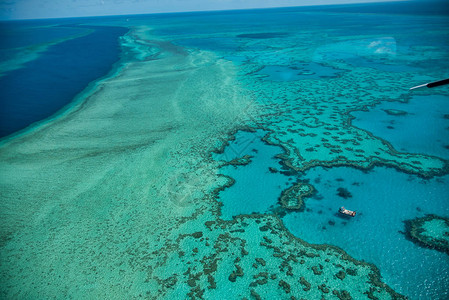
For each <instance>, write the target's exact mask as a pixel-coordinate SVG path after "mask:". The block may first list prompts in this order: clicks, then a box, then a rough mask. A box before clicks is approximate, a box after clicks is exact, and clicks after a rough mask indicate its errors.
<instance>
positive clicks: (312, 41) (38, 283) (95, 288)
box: [0, 10, 448, 299]
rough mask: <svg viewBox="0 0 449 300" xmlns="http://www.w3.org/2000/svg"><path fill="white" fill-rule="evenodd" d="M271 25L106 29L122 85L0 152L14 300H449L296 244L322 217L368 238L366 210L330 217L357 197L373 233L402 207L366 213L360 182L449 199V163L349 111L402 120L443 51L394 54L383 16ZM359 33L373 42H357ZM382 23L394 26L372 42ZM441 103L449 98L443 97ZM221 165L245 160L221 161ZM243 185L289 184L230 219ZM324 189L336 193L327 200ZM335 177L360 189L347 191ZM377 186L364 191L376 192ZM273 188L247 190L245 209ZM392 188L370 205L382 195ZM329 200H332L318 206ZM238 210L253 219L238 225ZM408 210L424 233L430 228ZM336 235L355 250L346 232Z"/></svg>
mask: <svg viewBox="0 0 449 300" xmlns="http://www.w3.org/2000/svg"><path fill="white" fill-rule="evenodd" d="M275 12H276V13H275ZM275 12H273V11H265V10H263V11H260V12H258V13H254V12H253V11H249V12H244V13H242V12H237V13H236V14H234V13H229V12H224V13H217V14H210V15H209V14H198V15H196V14H185V15H174V16H165V15H164V16H160V18H159V17H154V16H142V17H135V18H129V19H128V18H127V17H126V18H118V19H108V20H102V21H101V22H99V23H102V25H105V26H108V25H113V26H127V27H129V28H130V32H129V33H128V34H126V35H125V36H123V37H122V38H121V40H120V42H121V47H122V60H121V62H120V63H119V64H118V65H117V69H116V70H115V73H111V74H110V77H108V78H104V79H102V80H99V81H97V82H96V83H95V84H91V85H90V86H89V88H88V89H87V90H85V91H83V93H82V94H80V95H79V96H78V97H77V99H75V101H74V102H73V103H72V105H71V106H70V107H67V108H66V109H65V110H64V111H63V112H61V113H60V114H59V115H58V116H54V117H53V118H51V119H49V120H46V121H45V122H42V123H41V124H39V125H38V126H35V127H33V128H31V129H29V130H28V131H26V132H23V133H21V134H19V135H17V136H15V137H13V138H9V139H6V140H3V141H1V144H0V170H1V177H2V180H1V182H0V197H1V205H2V210H1V211H0V218H1V219H2V220H3V221H2V223H1V225H0V235H1V239H0V257H1V264H0V280H1V281H2V283H3V284H2V285H1V287H0V295H1V297H2V298H51V297H56V298H101V299H103V298H107V299H129V298H132V299H134V298H149V299H153V298H160V299H189V298H191V299H201V298H204V299H228V298H229V299H235V298H238V299H322V298H324V299H405V298H406V296H407V297H408V296H410V297H416V298H419V297H424V298H425V297H428V295H432V296H434V295H436V296H435V298H438V297H439V298H444V297H445V296H446V295H447V293H448V290H447V285H444V282H446V281H447V278H448V277H447V274H445V273H444V274H439V275H440V277H438V279H435V280H436V281H438V280H439V281H438V282H437V283H436V284H435V285H434V286H439V287H440V289H439V290H435V289H434V290H432V291H431V292H430V293H428V294H426V293H427V292H428V291H427V290H425V289H423V290H422V293H423V294H419V292H421V291H418V293H416V291H415V290H413V289H410V288H408V287H407V286H404V283H403V282H402V281H401V282H399V283H398V282H397V281H394V280H391V278H392V277H394V276H395V275H397V273H388V274H386V275H387V276H385V275H384V273H383V272H385V270H384V269H382V268H381V269H379V268H378V266H376V265H374V264H372V263H370V261H368V262H365V261H363V259H365V256H364V253H363V251H362V252H361V254H360V255H359V256H358V257H356V258H357V259H355V258H353V257H351V256H350V255H348V254H347V253H346V252H345V250H344V248H343V249H341V248H338V247H336V246H333V245H327V242H326V241H325V243H324V244H321V245H313V244H310V243H308V242H310V241H308V240H307V239H306V240H303V239H301V238H302V237H301V236H300V234H298V236H295V229H298V228H302V227H300V226H301V224H299V223H294V222H295V220H294V218H293V217H294V216H297V215H300V216H303V217H305V218H307V217H310V216H312V217H314V218H315V217H316V215H317V216H318V218H325V220H324V221H323V219H320V221H319V222H317V224H318V225H319V227H318V229H317V230H318V232H319V233H325V234H327V233H329V232H331V231H332V230H328V231H324V230H322V226H321V224H322V223H323V222H326V221H332V222H333V223H332V222H331V223H329V222H328V223H327V224H328V226H333V228H334V229H335V228H337V227H338V228H340V227H339V226H340V225H341V226H346V228H350V227H351V226H352V227H355V226H357V225H358V224H360V223H361V222H363V218H364V213H363V211H362V212H361V213H359V212H358V214H357V217H359V216H360V218H359V219H355V220H357V221H356V222H353V223H349V222H350V221H349V220H345V221H341V220H338V219H336V218H337V217H336V216H335V215H334V214H335V210H332V208H333V207H334V206H335V205H337V204H336V203H330V202H332V201H333V200H335V198H337V199H338V201H343V200H344V201H347V202H350V201H352V199H353V198H357V201H358V202H357V201H354V202H352V203H358V204H360V207H361V208H362V209H363V207H366V210H367V212H366V214H365V216H367V218H366V219H365V220H369V218H368V217H371V216H373V215H372V214H369V213H368V209H372V208H376V206H377V205H379V204H380V203H387V204H388V201H390V198H388V197H383V198H382V201H384V202H382V201H376V199H375V196H372V194H371V196H372V198H368V200H370V201H367V200H366V198H364V197H359V196H360V195H364V193H365V192H366V191H367V190H366V189H364V188H365V187H364V186H363V183H364V182H362V180H358V179H357V182H359V183H360V182H362V183H360V188H355V185H354V187H353V188H352V185H350V184H352V182H355V181H356V179H354V180H353V179H352V178H358V177H361V176H363V174H365V173H367V174H368V171H370V170H371V172H370V173H371V175H375V176H381V177H385V176H382V174H394V172H396V171H398V172H401V173H409V174H411V175H410V177H411V176H413V180H423V181H424V180H428V181H429V182H427V183H423V184H421V183H420V184H416V185H417V186H419V188H420V189H423V190H424V184H429V185H428V186H430V185H432V186H433V185H435V186H436V187H437V189H435V190H438V191H440V190H443V191H447V189H439V188H440V186H439V185H438V184H440V182H437V181H438V179H439V177H440V176H442V175H445V174H447V173H448V162H447V160H445V159H444V158H441V157H438V156H434V155H432V154H429V153H408V152H406V151H401V150H398V149H395V147H394V146H393V145H392V144H391V143H390V142H389V141H388V140H386V139H383V138H382V137H379V136H376V135H374V134H373V133H371V132H369V130H368V129H366V128H358V127H356V126H354V124H352V121H353V118H354V117H353V115H352V112H354V111H359V110H369V109H371V108H373V107H375V106H376V105H378V104H380V103H385V102H401V103H407V102H408V101H409V100H410V99H411V96H410V94H409V93H408V91H406V90H404V88H403V87H404V86H406V87H409V86H413V85H414V83H415V81H417V80H427V79H429V78H431V77H432V76H440V75H441V74H443V71H442V70H444V67H445V65H444V63H442V64H441V65H438V66H437V67H436V68H435V70H432V71H429V73H427V75H422V74H421V75H416V74H415V73H414V72H415V71H416V68H420V67H422V66H423V65H425V63H424V62H425V61H426V60H428V59H439V58H441V57H445V56H444V55H446V54H447V53H445V52H444V51H443V50H444V49H445V48H444V47H443V48H442V49H443V50H441V49H440V48H441V47H438V46H432V45H426V46H419V45H413V44H411V45H407V46H406V48H407V49H406V50H402V49H401V47H402V44H401V45H398V46H397V47H396V44H395V40H394V39H393V38H390V37H385V36H384V35H381V34H383V32H384V31H383V30H381V29H382V26H387V25H385V24H389V23H391V22H389V21H391V19H390V17H388V16H384V15H382V16H381V17H379V16H378V15H375V16H371V15H358V14H354V15H353V17H354V18H348V17H347V16H346V15H343V16H337V15H336V14H332V13H331V14H321V13H301V12H296V11H294V10H287V11H275ZM298 17H300V18H298ZM318 18H323V20H326V22H325V23H322V22H317V20H318ZM402 18H404V19H402ZM408 18H409V17H398V19H396V18H395V19H394V20H400V22H397V23H396V22H394V23H393V25H394V26H399V27H400V30H399V29H398V28H397V27H393V28H394V29H395V31H396V32H398V34H399V37H400V38H399V40H401V38H403V39H404V40H406V41H407V43H408V42H409V39H408V37H409V35H410V34H413V32H412V33H410V31H409V29H410V28H409V27H407V26H404V24H405V23H407V22H409V19H408ZM410 18H411V17H410ZM362 19H363V20H362ZM419 20H420V22H424V23H426V22H428V23H429V24H431V26H434V24H439V23H438V22H441V20H440V21H438V20H439V19H436V18H435V19H433V18H428V19H426V18H425V17H423V18H422V19H419ZM423 20H424V21H423ZM262 21H263V22H262ZM362 21H363V22H365V21H366V22H367V23H366V24H368V25H369V26H368V25H367V26H362V27H359V26H354V25H358V22H362ZM374 21H375V22H376V24H382V25H379V26H378V27H372V26H370V25H372V24H373V22H374ZM437 21H438V22H437ZM92 22H93V21H92ZM260 22H262V23H260ZM298 22H299V23H298ZM256 23H257V24H259V23H260V24H262V25H260V26H254V24H256ZM323 24H327V25H329V24H332V25H331V26H323ZM363 24H365V23H363ZM366 24H365V25H366ZM398 24H399V25H398ZM407 24H408V23H407ZM410 24H414V22H410ZM413 26H415V25H413ZM413 26H412V28H411V29H413V30H418V29H416V28H419V30H421V28H420V27H419V26H416V28H415V27H413ZM268 28H269V30H268ZM348 28H351V29H350V30H351V31H347V30H346V29H348ZM360 28H362V29H363V30H362V29H360ZM365 28H370V30H368V31H367V32H366V30H365ZM414 28H415V29H414ZM426 28H427V27H426ZM404 29H405V30H404ZM427 29H428V28H427ZM446 31H447V27H444V29H442V30H441V32H439V33H435V34H436V35H438V36H439V35H441V34H443V33H445V32H446ZM401 51H402V52H401ZM396 53H397V54H398V55H397V57H396ZM404 53H405V54H404ZM401 66H407V67H406V68H401ZM426 70H427V69H426ZM417 93H420V94H419V95H421V96H430V94H429V93H428V92H427V91H418V92H417ZM436 93H437V94H439V95H441V96H444V97H446V96H447V90H446V91H445V90H442V91H440V92H436ZM390 112H391V111H390ZM242 132H247V133H248V132H249V133H255V136H256V139H254V141H255V142H254V144H253V145H250V146H248V145H246V144H241V145H240V144H239V142H240V138H239V137H240V136H241V133H242ZM247 141H248V140H247V139H246V140H245V138H244V139H243V142H244V143H245V142H247ZM256 144H257V145H256ZM230 145H231V146H232V147H228V146H230ZM255 145H256V146H255ZM240 146H241V147H243V148H245V149H246V150H245V151H247V152H245V151H240V150H239V148H238V147H240ZM233 147H234V148H233ZM236 147H237V148H236ZM253 147H254V148H253ZM268 148H269V149H271V150H267V149H268ZM226 149H231V150H232V149H234V150H237V151H234V152H235V153H234V154H232V155H231V156H229V157H226V159H222V158H223V157H222V156H226V151H227V150H226ZM253 149H255V150H256V151H252V150H253ZM273 149H275V150H273ZM257 151H258V152H257ZM279 153H281V154H279ZM220 155H222V156H220ZM261 161H262V162H261ZM279 161H280V162H281V164H279ZM265 162H268V163H267V164H265ZM377 166H380V167H379V168H377ZM233 168H234V169H239V170H244V169H245V168H254V171H255V172H257V174H254V176H253V177H250V178H252V179H253V181H254V179H259V178H264V177H267V176H265V175H264V174H265V173H266V174H270V176H271V177H269V178H273V179H274V178H276V180H273V181H276V182H275V183H276V186H275V187H274V188H273V189H271V190H270V193H266V195H262V196H261V197H263V198H264V199H263V202H264V203H256V204H257V205H259V204H263V205H265V204H267V205H266V206H262V205H261V206H260V211H259V210H258V209H259V207H257V209H254V206H253V204H252V203H249V202H250V201H247V202H248V203H243V204H240V203H233V202H231V204H235V207H237V210H233V209H230V210H227V207H226V205H227V204H226V203H224V202H225V201H224V200H223V199H222V196H223V195H224V194H226V193H228V195H229V198H231V199H234V200H235V199H239V202H240V199H241V198H239V197H241V196H242V195H238V196H239V197H237V196H232V191H233V188H236V187H242V190H244V188H245V187H244V186H242V184H241V181H240V182H237V181H239V180H240V179H241V178H243V177H244V176H241V178H239V177H237V176H236V177H235V178H231V177H230V176H229V175H228V173H226V172H224V171H230V170H233ZM262 168H263V172H265V173H262V172H261V170H262ZM393 169H395V170H393ZM245 170H246V169H245ZM251 170H252V169H251ZM328 170H331V172H328ZM393 171H394V172H393ZM251 172H252V171H251ZM251 172H248V173H250V174H245V176H247V175H248V176H251V175H252V174H251ZM314 172H315V173H314ZM230 173H232V172H230ZM316 173H320V174H316ZM321 173H323V174H328V175H329V177H330V179H329V182H331V180H332V182H331V184H328V182H325V181H324V180H323V182H322V183H321V184H320V182H319V180H320V178H318V177H319V175H321ZM362 173H363V174H362ZM233 174H234V173H233ZM335 174H336V175H335ZM340 174H343V175H341V176H346V177H345V178H348V182H345V183H344V180H337V179H339V178H340V177H341V176H340ZM376 174H380V175H376ZM256 175H257V176H256ZM315 175H316V176H315ZM401 175H403V176H402V177H407V176H408V174H401ZM375 176H374V177H370V176H366V177H364V179H366V180H367V182H366V183H367V185H368V183H370V182H369V180H370V178H376V177H375ZM323 177H325V175H323ZM334 177H338V178H334ZM349 177H350V178H351V180H350V181H349ZM398 177H399V176H398ZM402 177H401V178H402ZM404 180H407V178H405V179H404ZM430 180H432V182H430ZM445 180H446V179H445ZM333 181H336V182H333ZM386 181H387V180H386ZM434 181H435V182H434ZM442 182H443V181H442ZM256 183H257V182H256ZM265 183H266V182H264V185H265ZM413 183H414V182H411V183H410V184H411V185H413ZM443 183H444V182H443ZM375 184H376V183H373V185H375ZM260 185H261V184H260ZM260 185H257V184H255V185H254V186H249V185H248V186H247V192H248V195H249V194H250V192H251V190H255V189H257V188H258V186H260ZM323 186H324V187H326V186H327V187H328V190H326V189H323V188H322V187H323ZM370 186H372V185H371V183H370ZM387 186H388V182H387V183H386V184H385V185H384V186H382V187H380V188H378V187H377V186H375V187H374V188H375V189H376V190H379V191H380V192H381V193H380V195H384V194H388V193H389V191H388V189H386V188H385V187H387ZM260 190H262V189H260ZM368 190H369V189H368ZM258 192H260V191H258ZM400 192H401V191H400V190H399V191H398V193H400ZM426 192H427V191H426ZM337 193H338V194H337ZM382 193H383V194H382ZM244 195H246V194H244ZM273 195H277V196H280V197H281V198H280V199H281V201H280V202H281V203H280V204H281V205H283V209H284V214H283V215H281V214H280V213H279V212H280V210H281V209H280V208H278V207H275V208H273V207H271V206H270V205H272V202H270V201H273V202H276V200H277V199H278V198H276V197H273V199H271V196H273ZM322 195H325V196H326V199H324V200H323V199H321V200H320V199H319V196H322ZM328 195H329V196H328ZM282 196H284V198H282ZM298 197H301V199H298ZM314 197H315V198H316V199H313V200H316V201H312V198H314ZM255 199H256V201H257V200H258V198H257V197H256V198H255ZM282 199H283V200H282ZM342 199H343V200H342ZM253 200H254V199H253ZM300 200H301V201H300ZM371 200H372V201H371ZM415 200H417V199H415ZM242 201H245V199H243V200H242ZM261 202H262V201H261ZM413 203H414V202H413ZM338 204H339V205H340V203H338ZM245 205H249V207H246V206H245ZM324 205H326V207H325V208H324ZM337 207H338V206H337ZM398 207H400V205H398ZM243 208H244V209H246V208H247V209H248V212H246V211H245V212H244V213H242V212H239V211H238V210H239V209H243ZM310 208H313V210H314V211H312V210H310ZM253 209H254V210H253ZM276 209H279V210H276ZM304 209H305V211H304ZM307 209H309V211H308V210H307ZM320 209H322V211H321V213H320ZM407 209H408V212H410V214H409V215H410V216H413V217H414V216H415V215H416V214H419V213H420V212H418V213H417V211H418V209H417V208H416V207H412V208H410V207H407ZM287 210H288V211H289V212H285V211H287ZM301 210H302V211H301ZM236 211H237V213H236ZM389 213H390V214H394V212H393V211H390V212H389ZM426 213H427V211H426ZM399 218H400V217H399V216H397V215H395V220H397V219H399ZM410 218H412V217H410ZM334 219H335V220H337V221H338V222H337V221H334ZM359 220H360V221H359ZM357 222H360V223H357ZM343 223H345V224H344V225H343ZM284 224H285V225H284ZM292 224H293V225H292ZM298 224H299V225H298ZM365 225H366V223H365ZM401 225H402V223H401ZM289 226H292V227H290V228H289ZM359 227H360V228H362V227H361V226H359ZM311 228H312V227H311ZM371 228H372V227H371ZM384 229H385V230H390V231H391V230H392V229H391V228H386V227H384ZM394 230H396V229H394ZM396 233H397V232H396ZM308 234H310V235H311V236H313V235H314V232H310V233H308ZM358 234H359V235H360V236H361V237H362V238H363V237H364V236H366V235H367V234H366V232H362V230H360V231H359V232H358ZM397 235H400V234H397ZM316 236H320V237H321V236H323V235H318V234H317V235H316ZM340 236H342V237H344V238H345V237H347V235H346V234H345V232H344V231H343V230H342V232H341V233H340ZM395 236H396V235H395ZM402 237H403V236H401V238H402ZM320 242H321V241H320ZM405 242H406V243H408V244H410V245H411V246H414V245H413V244H412V243H410V242H409V241H405ZM355 243H357V241H355ZM343 245H344V244H343ZM374 245H376V246H377V244H374ZM371 246H372V245H371ZM425 250H427V251H433V250H429V249H425ZM395 251H397V252H398V253H402V252H401V251H402V249H395ZM348 252H349V251H348ZM434 252H436V251H434ZM438 254H440V255H443V254H441V253H438ZM429 255H432V253H429ZM380 259H381V258H380ZM446 263H447V262H446V261H443V262H442V263H441V265H442V266H443V267H444V264H446ZM387 271H388V270H387ZM396 277H398V278H399V277H401V276H396ZM434 277H437V276H434ZM441 277H442V279H441ZM399 279H402V278H399ZM433 279H434V278H432V280H433ZM440 279H441V280H440ZM429 280H430V278H429ZM391 283H394V284H395V286H394V289H393V288H392V286H393V285H392V284H391ZM443 285H444V286H443ZM429 286H430V285H429ZM396 288H397V289H396ZM403 291H405V292H403ZM402 294H406V295H402Z"/></svg>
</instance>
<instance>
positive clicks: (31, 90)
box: [0, 24, 127, 137]
mask: <svg viewBox="0 0 449 300" xmlns="http://www.w3.org/2000/svg"><path fill="white" fill-rule="evenodd" d="M28 25H30V24H28ZM64 26H65V27H64V28H63V29H67V31H66V33H65V34H67V35H70V34H74V33H77V32H80V30H86V29H87V30H91V31H92V32H91V33H89V34H88V35H85V36H81V37H78V38H72V39H68V40H65V41H63V42H60V43H57V44H55V45H51V46H49V48H48V49H47V51H45V52H43V53H42V54H41V55H40V56H39V57H38V58H37V59H34V60H32V61H30V62H28V63H26V64H25V65H24V66H23V67H22V68H20V69H16V70H13V71H10V72H7V73H6V74H5V75H4V76H2V77H0V137H5V136H7V135H10V134H12V133H14V132H17V131H19V130H21V129H24V128H26V127H27V126H29V125H30V124H32V123H34V122H37V121H40V120H43V119H45V118H48V117H49V116H51V115H53V114H54V113H56V112H57V111H58V110H60V109H61V108H62V107H64V106H65V105H67V104H68V103H70V102H71V101H72V100H73V99H74V97H75V96H76V95H77V94H78V93H79V92H81V91H82V90H83V89H84V88H86V87H87V85H88V84H89V83H90V82H92V81H94V80H96V79H98V78H101V77H102V76H105V75H107V74H108V72H109V71H110V70H111V69H112V66H113V64H114V63H115V62H117V61H118V60H119V57H120V47H119V41H118V38H119V37H120V36H122V35H124V34H125V33H126V32H127V29H126V28H122V27H102V26H80V25H64ZM8 28H12V26H7V25H4V24H2V25H1V31H2V36H9V37H8V39H6V40H5V41H4V43H2V48H3V49H8V51H13V50H14V48H15V47H19V46H21V47H24V46H30V44H32V43H45V42H49V41H50V40H54V39H55V38H61V37H63V34H62V32H61V30H60V29H61V27H58V28H56V29H55V28H54V27H50V28H49V29H48V30H44V29H42V28H41V29H39V30H32V31H33V32H34V36H33V34H30V31H26V30H23V31H21V32H20V31H17V32H15V33H16V34H18V35H22V37H20V36H16V37H14V36H11V35H12V34H9V35H8V34H7V32H5V31H7V30H8ZM45 35H48V37H46V36H45ZM32 36H33V38H32V39H31V37H32ZM8 42H9V45H8V44H5V43H8ZM8 47H9V48H8Z"/></svg>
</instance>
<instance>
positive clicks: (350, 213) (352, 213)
mask: <svg viewBox="0 0 449 300" xmlns="http://www.w3.org/2000/svg"><path fill="white" fill-rule="evenodd" d="M338 212H339V213H341V214H343V215H347V216H350V217H355V214H356V212H355V211H352V210H349V209H346V208H344V207H343V206H342V207H340V209H339V210H338Z"/></svg>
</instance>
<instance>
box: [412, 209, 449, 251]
mask: <svg viewBox="0 0 449 300" xmlns="http://www.w3.org/2000/svg"><path fill="white" fill-rule="evenodd" d="M404 223H405V235H406V237H407V238H408V239H409V240H410V241H412V242H414V243H415V244H417V245H419V246H421V247H425V248H429V249H434V250H438V251H441V252H444V253H446V254H448V255H449V218H446V217H441V216H437V215H432V214H431V215H426V216H425V217H422V218H416V219H412V220H406V221H404Z"/></svg>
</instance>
